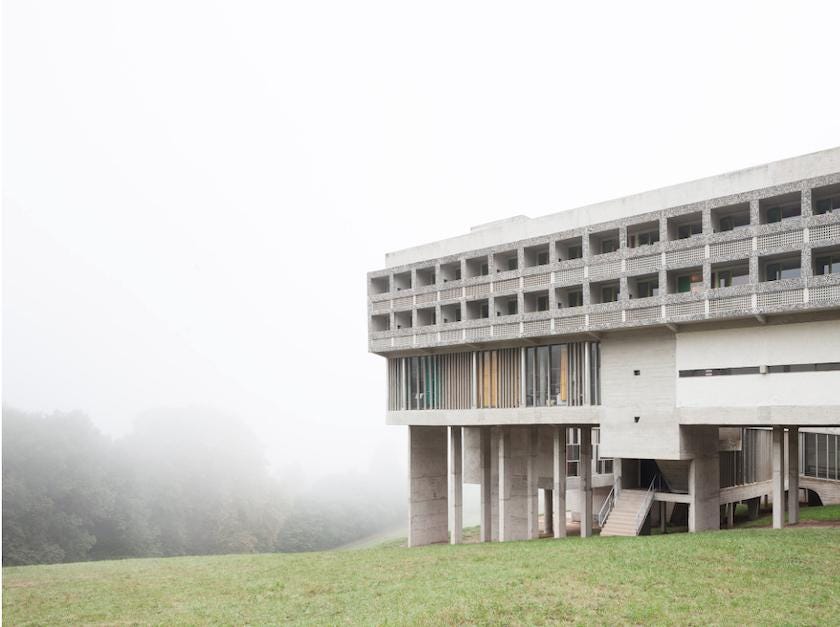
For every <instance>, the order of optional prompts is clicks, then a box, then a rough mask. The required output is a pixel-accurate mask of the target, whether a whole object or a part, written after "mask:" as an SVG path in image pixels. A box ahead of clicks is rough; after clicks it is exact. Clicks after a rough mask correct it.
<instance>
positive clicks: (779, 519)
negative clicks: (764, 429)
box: [772, 427, 785, 529]
mask: <svg viewBox="0 0 840 627" xmlns="http://www.w3.org/2000/svg"><path fill="white" fill-rule="evenodd" d="M772 456H773V529H781V528H782V527H784V526H785V428H784V427H773V452H772Z"/></svg>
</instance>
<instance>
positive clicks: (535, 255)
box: [525, 244, 551, 268]
mask: <svg viewBox="0 0 840 627" xmlns="http://www.w3.org/2000/svg"><path fill="white" fill-rule="evenodd" d="M548 250H549V248H548V244H540V245H539V246H528V247H527V248H526V249H525V267H526V268H533V267H535V266H545V265H548V264H549V263H551V255H550V254H549V252H548Z"/></svg>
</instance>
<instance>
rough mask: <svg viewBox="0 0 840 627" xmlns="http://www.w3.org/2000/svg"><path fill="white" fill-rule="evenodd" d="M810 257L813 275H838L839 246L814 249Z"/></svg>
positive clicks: (839, 266)
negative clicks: (812, 264)
mask: <svg viewBox="0 0 840 627" xmlns="http://www.w3.org/2000/svg"><path fill="white" fill-rule="evenodd" d="M811 255H812V257H813V259H814V274H840V246H833V247H831V248H815V249H814V250H813V252H812V253H811Z"/></svg>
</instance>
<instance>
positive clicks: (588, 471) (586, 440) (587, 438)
mask: <svg viewBox="0 0 840 627" xmlns="http://www.w3.org/2000/svg"><path fill="white" fill-rule="evenodd" d="M579 465H580V537H581V538H588V537H589V536H591V535H592V427H581V428H580V464H579Z"/></svg>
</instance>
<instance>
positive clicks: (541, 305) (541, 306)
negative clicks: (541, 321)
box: [537, 296, 548, 311]
mask: <svg viewBox="0 0 840 627" xmlns="http://www.w3.org/2000/svg"><path fill="white" fill-rule="evenodd" d="M537 311H548V296H537Z"/></svg>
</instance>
